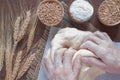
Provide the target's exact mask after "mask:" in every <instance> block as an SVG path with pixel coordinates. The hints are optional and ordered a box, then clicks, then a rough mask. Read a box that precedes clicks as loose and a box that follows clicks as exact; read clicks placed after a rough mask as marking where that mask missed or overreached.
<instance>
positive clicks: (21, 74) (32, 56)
mask: <svg viewBox="0 0 120 80" xmlns="http://www.w3.org/2000/svg"><path fill="white" fill-rule="evenodd" d="M34 59H35V53H34V54H32V55H30V57H28V58H27V59H26V61H25V63H24V64H23V65H22V66H21V67H20V70H19V72H18V76H17V78H16V80H18V79H19V78H21V77H22V76H23V75H24V73H25V72H26V71H27V70H28V68H29V67H30V65H31V63H32V61H33V60H34Z"/></svg>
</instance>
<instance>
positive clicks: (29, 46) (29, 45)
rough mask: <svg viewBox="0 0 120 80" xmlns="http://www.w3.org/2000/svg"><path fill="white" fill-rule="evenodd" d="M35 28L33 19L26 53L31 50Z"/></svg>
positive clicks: (35, 20)
mask: <svg viewBox="0 0 120 80" xmlns="http://www.w3.org/2000/svg"><path fill="white" fill-rule="evenodd" d="M36 26H37V18H36V17H35V19H34V21H33V24H32V27H31V30H30V33H29V35H28V41H27V52H28V51H29V50H30V48H31V45H32V42H33V39H34V33H35V29H36Z"/></svg>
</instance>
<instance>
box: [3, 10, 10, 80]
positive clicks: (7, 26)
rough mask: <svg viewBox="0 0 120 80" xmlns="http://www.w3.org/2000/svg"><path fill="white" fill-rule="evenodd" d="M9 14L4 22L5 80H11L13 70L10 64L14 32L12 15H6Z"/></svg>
mask: <svg viewBox="0 0 120 80" xmlns="http://www.w3.org/2000/svg"><path fill="white" fill-rule="evenodd" d="M4 14H7V16H4V18H5V20H4V25H5V37H6V38H5V41H6V43H5V48H6V50H5V60H6V77H5V80H8V79H9V76H10V71H11V70H12V68H9V64H11V63H10V55H11V52H12V31H11V24H12V22H11V17H12V15H11V14H8V13H7V12H6V13H4Z"/></svg>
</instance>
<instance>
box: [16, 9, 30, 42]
mask: <svg viewBox="0 0 120 80" xmlns="http://www.w3.org/2000/svg"><path fill="white" fill-rule="evenodd" d="M30 15H31V13H30V11H28V12H27V15H26V19H25V20H24V22H23V24H22V26H21V28H20V32H19V34H18V39H17V40H18V42H19V41H20V40H21V39H22V38H23V36H24V35H25V32H26V30H27V27H28V24H29V21H30Z"/></svg>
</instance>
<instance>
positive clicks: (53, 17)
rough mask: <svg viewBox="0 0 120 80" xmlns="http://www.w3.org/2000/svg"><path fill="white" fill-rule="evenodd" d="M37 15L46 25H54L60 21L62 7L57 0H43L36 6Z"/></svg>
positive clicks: (62, 13)
mask: <svg viewBox="0 0 120 80" xmlns="http://www.w3.org/2000/svg"><path fill="white" fill-rule="evenodd" d="M37 15H38V17H39V19H40V21H41V22H42V23H43V24H45V25H46V26H55V25H57V24H59V23H60V22H61V20H62V18H63V16H64V8H63V6H62V4H61V3H60V2H59V1H57V0H44V1H42V2H41V3H40V5H39V6H38V10H37Z"/></svg>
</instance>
